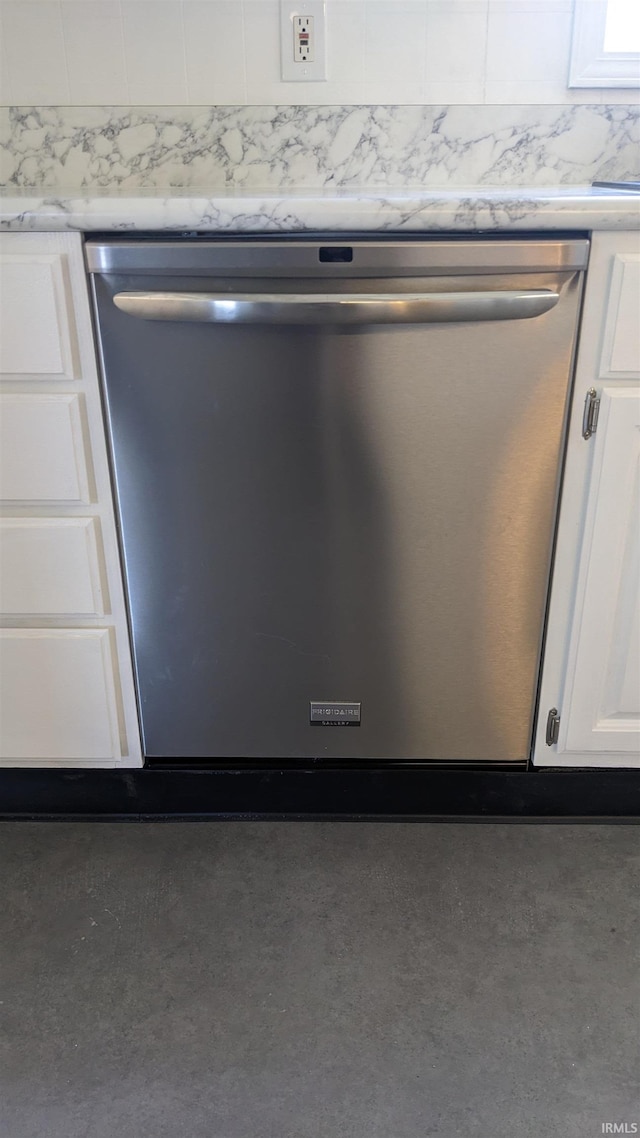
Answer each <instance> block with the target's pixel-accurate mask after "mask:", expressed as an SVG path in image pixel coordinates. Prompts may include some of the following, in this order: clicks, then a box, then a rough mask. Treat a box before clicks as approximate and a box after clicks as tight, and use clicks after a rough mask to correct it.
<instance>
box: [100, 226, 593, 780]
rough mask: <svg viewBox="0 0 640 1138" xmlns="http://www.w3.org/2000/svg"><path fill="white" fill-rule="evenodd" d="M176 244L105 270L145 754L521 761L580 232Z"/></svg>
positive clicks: (109, 397)
mask: <svg viewBox="0 0 640 1138" xmlns="http://www.w3.org/2000/svg"><path fill="white" fill-rule="evenodd" d="M170 244H171V246H172V247H173V246H176V247H177V248H176V251H175V258H176V263H177V264H178V266H179V267H178V270H177V271H176V273H175V274H174V273H173V272H172V267H173V260H172V258H173V257H174V253H173V252H172V250H171V249H169V250H167V245H166V244H165V245H164V246H163V245H162V244H161V243H158V246H155V245H154V243H153V242H141V243H140V246H139V250H140V253H139V255H140V258H141V263H142V265H143V266H144V267H143V269H142V270H141V272H140V273H139V274H137V273H136V271H135V265H134V263H133V262H134V254H135V243H133V242H128V243H127V250H126V258H125V264H126V271H118V256H119V254H118V248H114V250H113V251H112V250H110V249H109V247H108V246H107V245H106V244H105V243H100V245H99V252H98V253H97V254H95V256H96V257H97V258H98V260H99V262H100V265H102V266H103V267H104V266H106V267H107V268H110V269H112V270H113V271H110V272H103V273H96V274H94V276H93V288H94V296H95V303H96V312H97V320H98V330H99V339H100V346H101V352H102V357H103V370H104V384H105V397H106V410H107V420H108V430H109V436H110V444H111V448H112V460H113V470H114V479H115V487H116V494H117V501H118V511H119V520H120V526H121V534H122V547H123V556H124V562H125V569H126V577H127V587H128V595H129V607H130V618H131V628H132V638H133V646H134V656H135V666H136V676H137V684H138V693H139V702H140V713H141V721H142V727H143V734H144V742H145V750H146V753H147V754H148V755H152V756H166V757H175V758H192V757H203V758H206V757H226V758H237V757H242V758H301V759H310V758H327V759H332V758H333V759H336V758H347V759H358V758H362V759H367V758H373V759H386V758H389V759H432V760H447V761H458V760H484V761H492V760H495V761H524V760H525V759H526V757H527V754H528V750H529V745H530V737H531V721H532V714H533V705H534V694H535V687H536V678H537V670H538V659H539V650H540V640H541V633H542V624H543V618H544V609H545V601H546V591H547V581H548V571H549V563H550V555H551V545H552V536H553V527H554V519H555V510H556V499H557V486H558V478H559V470H560V463H561V453H562V440H563V433H564V419H565V408H566V405H567V398H568V391H569V379H570V370H571V360H572V351H573V343H574V337H575V329H576V322H577V312H578V304H579V297H580V289H581V283H582V275H581V271H580V270H579V269H578V268H575V267H570V268H567V267H566V266H567V263H569V264H570V265H572V266H573V265H575V264H576V263H578V264H584V263H585V260H586V252H587V243H586V242H580V241H575V240H574V241H571V242H567V243H566V245H567V248H566V249H565V247H564V245H563V243H562V242H558V241H553V242H545V241H539V242H536V241H529V242H528V243H527V242H524V241H519V242H514V243H513V244H514V246H517V248H516V249H515V250H511V247H510V243H509V242H490V241H487V242H483V241H476V242H456V241H453V242H451V243H450V245H449V248H450V252H451V259H452V264H453V269H452V272H451V274H450V275H448V274H447V272H446V270H445V269H444V268H440V270H439V272H438V273H437V274H435V273H434V272H433V265H434V263H437V264H438V265H439V266H442V265H443V264H444V263H445V262H446V254H447V242H446V241H438V242H431V241H424V242H423V243H422V244H420V243H419V242H411V243H410V257H409V258H408V259H409V260H410V263H411V273H410V274H409V273H407V272H406V264H405V262H403V259H402V258H403V250H404V248H405V246H404V245H403V244H402V243H401V242H397V243H395V242H393V241H389V242H378V243H377V244H375V247H373V246H372V244H371V243H366V242H364V243H363V245H364V247H365V248H364V251H363V253H362V255H361V252H360V246H359V243H358V242H354V243H353V246H352V249H353V257H352V260H351V261H349V262H347V263H344V264H326V263H322V262H320V261H319V259H318V245H317V243H316V244H315V245H314V243H313V242H312V241H311V240H309V241H308V242H306V243H303V242H294V243H291V244H287V243H285V242H283V243H278V242H274V241H270V242H264V243H260V242H249V243H244V242H236V243H234V242H229V241H227V242H224V243H220V244H218V243H216V242H215V241H208V242H202V243H200V244H198V245H197V256H194V268H193V272H192V275H191V276H189V275H188V273H187V271H186V267H185V266H186V254H185V252H184V248H183V247H182V246H180V244H179V242H171V243H170ZM187 244H190V243H189V242H187ZM234 244H235V248H236V256H237V261H238V262H239V263H241V264H244V265H245V266H246V265H247V261H249V262H250V260H251V257H250V252H248V251H247V248H248V246H249V250H251V249H253V250H254V251H255V259H256V272H255V274H254V275H252V274H251V272H250V270H249V269H245V274H246V275H245V276H244V277H241V279H240V280H238V273H237V272H235V273H234V272H233V271H231V270H229V271H228V273H227V275H224V274H221V275H216V272H215V271H212V269H211V265H215V264H216V262H217V259H218V258H219V257H222V258H223V259H224V261H225V264H226V265H227V266H228V265H229V264H233V263H234ZM343 244H344V243H343ZM115 245H117V243H114V246H115ZM496 245H499V246H501V248H502V260H503V264H504V266H505V271H504V272H501V271H500V261H499V260H498V259H497V255H496V252H495V249H496ZM547 245H549V246H551V247H552V249H547V248H546V246H547ZM323 246H326V242H323ZM463 246H464V247H466V250H467V265H466V273H465V262H464V256H463V254H462V252H461V247H463ZM434 247H436V248H435V251H434ZM421 249H422V251H423V264H422V269H423V271H422V272H421V261H420V250H421ZM159 250H160V251H162V250H164V254H163V255H164V264H165V270H164V272H163V273H157V274H156V275H154V272H151V271H149V265H154V264H156V263H157V258H158V257H159V256H160V251H159ZM221 250H222V251H221ZM483 255H484V257H485V260H484V261H483ZM92 256H93V254H91V252H90V253H89V263H90V264H91V263H92V262H91V258H92ZM385 258H386V260H385ZM514 261H515V262H517V263H518V265H519V266H520V267H519V268H518V271H513V267H512V265H513V262H514ZM374 263H375V274H373V273H372V267H373V265H374ZM270 264H271V265H272V267H273V274H272V275H271V276H270V274H269V265H270ZM362 264H364V265H365V266H366V267H365V268H364V269H362V268H359V265H362ZM487 264H490V266H491V271H487ZM483 265H484V268H483ZM540 265H543V266H544V265H546V268H540ZM559 265H562V266H563V267H562V268H558V267H557V266H559ZM301 266H302V267H301ZM287 269H288V270H289V275H288V276H287ZM327 269H329V270H330V272H331V275H330V276H329V277H328V276H327ZM225 271H226V270H225ZM359 273H360V274H361V275H359ZM275 276H277V277H278V281H277V286H276V284H275V283H274V279H273V278H274V277H275ZM301 277H302V279H300V278H301ZM364 277H366V278H367V279H366V283H365V281H364V279H363V278H364ZM123 294H124V295H125V296H126V297H129V298H131V297H133V298H134V299H133V303H135V304H137V303H138V302H139V300H140V299H141V298H144V299H145V304H144V305H143V307H147V310H148V307H149V306H150V307H151V310H152V311H153V312H154V313H159V312H160V310H161V308H162V305H163V304H165V303H166V301H167V297H169V298H171V301H170V307H169V309H168V310H167V312H168V318H166V319H160V318H156V316H154V318H153V319H151V320H149V319H146V318H143V319H131V318H130V316H129V315H127V313H126V312H125V311H123V310H122V303H123V302H122V297H123ZM193 294H196V297H197V298H202V296H203V294H204V298H205V299H204V301H202V302H201V299H197V300H196V303H197V304H200V303H202V304H203V305H204V307H203V308H202V311H203V312H206V313H208V315H206V317H205V318H204V319H203V320H202V321H201V320H200V318H198V319H197V320H196V321H193V322H192V321H191V320H183V319H182V317H180V318H179V319H177V320H175V319H173V317H172V315H171V311H173V312H175V311H176V309H175V307H174V308H173V309H171V306H172V305H174V304H178V305H179V304H182V303H183V302H184V301H185V298H186V300H187V302H188V303H191V302H192V300H193ZM176 295H177V296H178V297H179V298H180V299H179V301H175V297H176ZM212 296H213V298H214V299H213V300H212ZM443 296H444V297H445V298H446V299H445V300H443ZM496 296H499V297H500V303H501V304H502V302H503V301H504V298H505V296H507V297H510V298H513V297H517V298H520V299H519V300H518V301H517V303H520V302H521V298H523V297H527V298H532V297H533V298H535V299H536V303H537V302H538V301H540V302H541V303H542V302H544V305H545V306H546V307H545V310H544V311H541V312H539V314H538V315H536V316H535V317H534V318H531V312H530V311H526V310H523V311H522V312H521V315H520V316H519V317H516V318H513V317H512V316H511V317H508V318H507V319H500V318H497V317H496V315H495V313H494V315H493V316H492V317H491V318H490V319H487V317H486V311H487V309H486V307H484V308H483V304H485V305H489V306H490V305H492V304H494V300H493V298H494V297H496ZM541 298H543V301H542V300H541ZM551 298H552V299H551ZM114 300H115V301H116V303H114ZM221 300H222V301H226V302H228V303H231V304H232V305H236V306H237V305H242V306H244V308H243V311H242V319H241V321H240V322H236V320H235V318H234V320H232V321H231V322H226V321H222V322H218V319H217V316H216V306H218V305H219V304H220V302H221ZM550 301H551V303H549V302H550ZM127 303H129V301H127ZM212 305H213V313H214V317H215V318H214V320H213V321H211V319H210V313H211V311H212V307H211V306H212ZM414 305H415V306H417V310H418V311H419V313H421V315H419V317H418V316H415V315H414V317H413V318H412V319H411V320H410V321H409V322H405V320H404V318H403V316H402V313H406V312H408V311H410V310H411V308H412V306H414ZM443 305H444V306H445V308H443V307H442V306H443ZM265 306H266V309H268V311H269V312H270V313H271V314H272V315H274V316H275V319H272V318H271V316H269V319H268V320H266V319H265V316H266V315H267V312H266V311H265ZM439 306H440V307H439ZM466 306H470V307H466ZM474 307H475V314H474V311H473V309H474ZM452 309H456V310H457V313H458V315H457V316H456V317H455V319H454V320H452V321H450V320H449V319H447V316H446V312H447V311H451V310H452ZM178 310H179V309H178ZM301 310H302V311H303V314H305V319H304V320H302V321H301V322H300V323H297V318H294V319H292V318H291V314H292V313H299V312H300V311H301ZM305 310H306V313H305ZM345 310H346V311H347V312H350V313H356V314H357V322H356V323H355V324H354V325H353V326H350V324H349V323H348V322H347V323H345V321H344V320H343V318H342V315H340V316H338V317H336V315H335V313H336V311H337V312H339V313H341V314H343V313H344V312H345ZM463 310H464V311H465V312H466V314H465V315H464V316H462V317H461V316H460V312H461V311H463ZM235 311H236V312H237V311H238V309H237V308H236V310H235ZM398 311H399V312H400V320H398ZM309 312H312V313H313V320H310V319H308V318H306V316H307V315H308V313H309ZM371 312H375V313H376V316H375V317H373V316H372V315H371ZM415 312H416V310H415V309H414V313H415ZM438 312H439V313H440V315H438V316H437V318H436V319H435V320H434V318H433V314H434V313H438ZM256 313H259V318H258V319H257V320H256ZM443 313H444V317H443V315H442V314H443ZM382 314H386V317H385V316H383V315H382ZM247 317H248V319H247ZM386 318H388V322H385V319H386ZM314 704H320V705H321V706H322V705H326V706H327V707H334V708H342V707H353V706H355V705H360V715H359V722H357V723H356V722H355V720H352V721H351V725H350V727H349V729H345V727H344V726H342V725H341V724H340V722H338V721H337V722H335V723H334V722H330V721H329V719H330V718H331V717H329V719H328V720H327V722H324V723H322V722H321V723H319V722H317V721H314V722H313V723H312V722H311V721H310V712H309V709H310V707H311V706H312V705H314ZM335 718H336V720H339V718H340V717H339V716H338V713H337V712H336V715H335Z"/></svg>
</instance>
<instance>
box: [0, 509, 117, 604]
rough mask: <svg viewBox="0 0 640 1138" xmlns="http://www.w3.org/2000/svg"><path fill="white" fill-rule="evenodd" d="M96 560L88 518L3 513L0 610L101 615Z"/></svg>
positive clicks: (99, 570) (91, 523) (96, 546)
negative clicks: (20, 516)
mask: <svg viewBox="0 0 640 1138" xmlns="http://www.w3.org/2000/svg"><path fill="white" fill-rule="evenodd" d="M102 562H103V557H102V548H101V542H100V541H99V538H98V534H97V531H96V522H95V520H94V519H93V518H4V519H3V520H1V521H0V612H2V613H4V614H5V616H18V615H31V616H70V615H76V616H101V615H102V614H103V613H104V601H103V588H102V582H101V578H102V577H103V575H104V574H103V570H102Z"/></svg>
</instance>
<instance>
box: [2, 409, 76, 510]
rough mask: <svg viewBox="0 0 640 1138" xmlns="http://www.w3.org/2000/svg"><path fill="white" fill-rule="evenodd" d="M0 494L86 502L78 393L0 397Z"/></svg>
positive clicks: (12, 498) (14, 498) (6, 497)
mask: <svg viewBox="0 0 640 1138" xmlns="http://www.w3.org/2000/svg"><path fill="white" fill-rule="evenodd" d="M0 496H1V497H2V498H3V499H4V500H5V501H23V502H70V503H78V502H84V503H86V502H88V501H89V500H90V492H89V477H88V472H87V465H86V459H85V453H84V440H83V428H82V415H81V409H80V398H79V396H77V395H2V396H1V397H0Z"/></svg>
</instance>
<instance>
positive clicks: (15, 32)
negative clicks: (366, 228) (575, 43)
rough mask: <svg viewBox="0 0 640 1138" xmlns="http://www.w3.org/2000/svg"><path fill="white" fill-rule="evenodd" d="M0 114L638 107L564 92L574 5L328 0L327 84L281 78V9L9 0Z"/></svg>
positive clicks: (196, 1)
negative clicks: (173, 108)
mask: <svg viewBox="0 0 640 1138" xmlns="http://www.w3.org/2000/svg"><path fill="white" fill-rule="evenodd" d="M0 19H1V26H0V34H1V37H2V60H1V67H0V103H1V104H3V105H12V104H13V105H38V106H56V105H62V106H64V105H71V106H91V105H105V104H115V105H119V106H129V105H131V106H145V105H150V106H161V105H186V106H189V105H202V104H206V105H209V104H219V105H224V104H249V105H253V104H267V105H270V104H276V103H290V104H308V103H313V104H332V103H340V104H349V103H373V104H384V103H387V104H403V103H421V104H427V105H428V104H441V103H445V104H446V103H449V104H450V103H453V104H456V103H503V104H514V103H523V104H531V103H566V102H583V103H611V102H619V103H631V102H637V101H638V92H637V91H635V92H634V91H630V90H618V91H612V90H608V89H605V90H603V89H600V90H588V89H587V90H585V89H582V90H575V91H569V90H568V89H567V87H566V77H567V70H568V64H569V44H570V35H571V19H572V0H327V28H328V37H329V55H328V61H329V74H330V78H329V80H328V81H327V82H326V83H282V82H281V81H280V77H279V75H280V48H279V2H278V0H182V2H179V0H0Z"/></svg>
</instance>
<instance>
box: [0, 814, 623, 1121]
mask: <svg viewBox="0 0 640 1138" xmlns="http://www.w3.org/2000/svg"><path fill="white" fill-rule="evenodd" d="M639 869H640V830H639V829H637V828H634V827H627V826H546V825H542V826H509V825H486V826H473V825H467V826H463V825H398V824H387V825H378V824H375V825H355V824H331V823H300V824H298V823H255V824H254V823H227V824H215V823H214V824H204V825H202V824H167V825H156V824H153V825H140V824H137V825H136V824H133V825H132V824H93V825H90V824H78V823H76V824H46V823H41V824H33V823H14V824H5V825H4V826H0V889H1V891H2V894H3V899H2V905H1V907H0V952H1V954H2V980H1V988H2V990H1V991H0V999H1V1000H2V1005H1V1006H0V1013H1V1018H0V1025H1V1031H2V1046H3V1054H2V1057H1V1058H0V1083H1V1093H0V1133H1V1135H2V1138H114V1136H115V1138H119V1136H122V1138H147V1136H148V1138H164V1136H167V1138H182V1136H184V1138H205V1136H206V1138H425V1136H427V1135H437V1136H439V1138H440V1136H441V1138H453V1136H456V1135H462V1136H463V1138H528V1136H531V1138H558V1136H563V1138H565V1136H566V1138H574V1136H575V1138H590V1136H591V1135H593V1136H594V1138H595V1136H596V1135H600V1134H602V1133H603V1130H602V1124H603V1123H605V1122H609V1121H611V1122H627V1123H628V1124H631V1123H632V1122H636V1123H638V1122H640V1108H639V1106H638V1101H639V1098H638V1058H639V1056H640V1020H639V1013H640V995H639V985H638V980H639V971H640V965H639V958H638V943H639V940H638V917H639V910H638V886H639V881H640V874H639Z"/></svg>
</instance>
